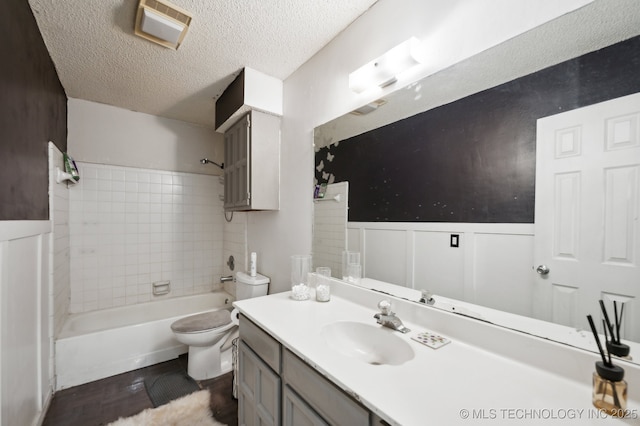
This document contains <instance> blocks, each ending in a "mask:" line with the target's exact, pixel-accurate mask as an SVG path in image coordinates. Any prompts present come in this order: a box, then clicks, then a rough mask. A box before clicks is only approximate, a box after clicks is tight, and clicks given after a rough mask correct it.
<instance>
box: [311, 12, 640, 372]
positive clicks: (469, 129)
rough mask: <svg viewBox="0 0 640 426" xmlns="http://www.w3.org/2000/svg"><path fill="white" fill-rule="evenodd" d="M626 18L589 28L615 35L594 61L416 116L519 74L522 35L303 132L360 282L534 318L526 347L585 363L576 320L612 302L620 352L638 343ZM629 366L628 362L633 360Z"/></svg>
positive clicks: (637, 165) (639, 297)
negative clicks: (332, 189) (458, 89)
mask: <svg viewBox="0 0 640 426" xmlns="http://www.w3.org/2000/svg"><path fill="white" fill-rule="evenodd" d="M632 13H635V15H636V18H634V19H635V20H636V21H639V22H637V23H636V29H632V30H628V32H627V33H625V34H620V33H619V31H620V30H619V26H618V25H617V23H616V22H615V21H611V22H609V21H607V20H606V19H603V20H601V22H603V24H602V25H603V26H604V29H602V28H601V30H602V31H599V32H598V36H597V37H602V34H603V33H606V32H607V28H606V26H607V25H610V26H611V28H610V31H611V33H614V32H616V34H615V36H612V40H614V42H612V43H611V44H609V45H607V46H606V47H604V48H601V49H598V50H596V51H593V52H590V53H587V54H582V53H581V54H579V55H571V53H567V52H571V50H572V46H564V49H565V51H564V52H563V55H564V58H570V59H565V60H563V61H560V62H556V63H555V64H554V65H552V66H544V67H539V68H534V69H530V70H528V71H526V70H519V71H518V75H519V77H517V78H515V79H512V80H509V81H506V82H504V83H501V84H499V85H497V86H483V83H482V82H477V86H478V89H477V90H475V91H474V90H470V91H469V93H471V94H469V95H466V96H463V97H461V98H459V99H457V100H455V101H453V102H450V103H447V104H444V105H440V106H437V107H433V106H432V105H430V106H428V107H425V105H428V104H429V102H425V100H426V99H427V98H428V97H429V96H430V93H435V92H438V91H441V90H442V85H443V84H446V85H450V86H451V87H454V86H455V85H456V82H459V84H461V85H467V86H469V87H470V86H473V84H476V80H477V79H476V77H475V74H474V73H476V72H482V71H486V68H487V64H488V62H487V61H493V62H491V67H496V68H498V67H510V66H517V64H518V56H519V55H527V51H526V43H530V42H531V40H532V39H533V40H535V34H534V36H533V37H532V34H528V35H525V37H517V38H515V39H512V40H509V41H508V42H506V43H504V44H503V45H500V46H497V47H496V48H494V49H491V50H489V51H486V52H483V53H481V54H479V55H477V56H475V57H473V58H470V59H468V60H466V61H464V62H462V63H459V64H456V65H454V66H452V67H450V68H448V69H446V70H444V71H441V72H439V73H437V74H436V75H432V76H427V77H425V78H424V79H423V80H421V81H418V82H416V83H413V84H411V85H409V86H408V87H404V88H399V89H398V90H396V91H395V92H393V93H391V94H390V95H386V96H384V97H383V98H381V99H380V100H379V101H377V102H375V103H372V104H370V105H369V107H368V108H366V110H367V111H366V112H367V113H366V114H362V113H358V114H353V113H349V114H346V115H344V116H342V117H338V118H336V119H334V120H332V121H330V122H328V123H326V124H323V125H322V126H319V127H317V128H316V129H315V132H314V138H315V146H316V156H315V164H314V168H315V174H316V180H317V181H318V182H320V183H322V182H326V183H338V182H348V186H349V195H348V196H349V198H348V222H347V229H346V232H345V236H344V239H345V241H346V245H347V246H348V248H349V249H350V250H355V251H360V252H361V253H362V256H363V263H364V265H363V270H364V275H365V276H366V277H367V278H370V279H374V280H380V281H384V282H388V283H393V284H395V285H397V286H398V287H397V293H398V295H402V296H403V297H408V298H410V299H413V300H416V301H417V300H418V299H419V297H420V291H419V290H421V289H426V290H429V291H431V292H433V293H434V294H435V298H436V300H438V298H440V300H446V301H447V303H449V302H450V303H456V301H457V302H461V303H463V304H466V305H465V306H467V309H468V310H467V311H466V312H467V313H469V314H470V315H471V316H478V317H480V318H482V319H484V320H490V321H492V322H493V321H494V319H495V322H497V323H501V325H505V326H507V327H511V328H515V329H520V325H519V320H518V318H523V317H527V318H533V319H535V320H536V321H534V322H538V324H537V326H536V328H535V333H537V334H540V335H542V336H543V337H546V338H552V339H554V340H558V341H562V342H564V343H569V344H575V345H576V346H581V347H583V348H585V349H589V350H596V348H595V344H594V343H593V340H591V338H590V336H589V333H588V332H586V330H588V325H587V321H586V314H588V313H590V314H592V315H594V318H595V317H598V318H600V306H599V300H600V299H602V300H603V301H604V302H605V304H606V306H607V307H608V308H609V310H610V313H611V315H613V314H612V312H613V302H614V301H615V302H616V305H617V307H618V308H620V307H621V306H622V304H623V303H624V320H623V326H622V328H623V330H622V334H623V337H624V338H625V339H627V340H628V341H630V342H640V265H639V263H640V223H639V219H638V217H639V216H638V215H639V214H640V95H637V94H638V93H640V77H638V76H640V36H638V33H639V32H640V31H639V29H640V17H638V10H637V8H636V9H635V11H633V12H632ZM560 19H561V20H562V19H564V18H560ZM605 21H607V22H605ZM554 25H558V23H557V22H556V23H555V24H554ZM566 25H567V27H566V31H571V26H572V25H576V23H575V22H573V21H572V20H571V19H567V24H566ZM625 31H626V30H625ZM534 32H535V31H534ZM594 37H596V36H594ZM582 43H589V40H581V42H580V43H577V42H576V44H577V45H578V44H580V46H583V44H582ZM580 48H581V49H582V48H583V47H580ZM582 52H584V51H582ZM507 53H508V54H507ZM551 54H552V55H553V53H551ZM496 60H501V61H502V62H501V63H499V64H497V63H495V61H496ZM469 81H471V83H469ZM546 117H549V118H546ZM543 147H547V148H548V149H542V148H543ZM549 147H550V148H549ZM545 155H546V156H547V157H544V156H545ZM536 156H538V158H536ZM614 157H615V159H614ZM554 160H555V161H556V162H557V161H560V160H561V162H562V164H563V165H564V164H569V167H568V168H562V167H564V166H563V165H561V166H559V167H560V168H558V167H557V166H558V165H557V164H556V163H554ZM581 161H584V162H582V163H581ZM554 164H555V165H554ZM588 174H591V175H590V176H589V177H586V176H587V175H588ZM336 255H337V254H336ZM539 267H542V268H539ZM545 267H546V268H548V269H549V272H548V273H546V270H545ZM407 289H410V291H409V292H408V291H407ZM407 295H408V296H407ZM474 306H476V307H484V308H488V309H485V310H480V309H479V308H478V310H477V313H476V312H474ZM492 313H493V314H495V316H491V315H492ZM502 313H504V314H505V315H504V316H501V314H502ZM488 316H489V317H488ZM537 320H541V321H537ZM544 324H559V325H561V326H564V327H562V328H560V329H561V330H564V331H566V334H563V333H564V332H560V333H558V328H553V327H550V328H549V331H548V332H547V331H545V325H544ZM526 331H527V332H530V330H526ZM572 335H573V336H572ZM574 338H575V339H574ZM580 339H583V341H584V342H583V343H580ZM592 346H593V347H592ZM635 347H636V346H634V348H635ZM632 356H633V358H634V359H633V361H635V362H638V361H640V352H639V351H636V353H635V354H634V353H632Z"/></svg>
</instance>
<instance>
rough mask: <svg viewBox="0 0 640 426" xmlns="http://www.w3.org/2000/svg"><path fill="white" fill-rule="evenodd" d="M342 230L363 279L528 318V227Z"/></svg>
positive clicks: (361, 226) (358, 226)
mask: <svg viewBox="0 0 640 426" xmlns="http://www.w3.org/2000/svg"><path fill="white" fill-rule="evenodd" d="M347 228H348V233H347V242H348V249H349V250H353V251H360V252H361V254H362V263H363V275H364V276H365V277H367V278H373V279H376V280H380V281H386V282H390V283H393V284H397V285H400V286H404V287H408V288H414V289H417V290H421V289H425V290H429V291H431V292H433V293H434V294H436V295H438V294H439V295H441V296H445V297H450V298H453V299H458V300H463V301H467V302H471V303H478V304H480V305H483V306H487V307H490V308H495V309H499V310H503V311H507V312H512V313H515V314H520V315H527V316H531V315H532V297H531V294H532V291H533V286H534V285H535V277H534V274H535V271H533V269H532V266H533V225H531V224H474V223H413V222H408V223H404V222H394V223H388V222H349V223H348V225H347ZM456 240H457V245H458V247H452V245H455V243H456ZM452 243H453V244H452Z"/></svg>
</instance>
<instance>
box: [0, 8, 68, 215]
mask: <svg viewBox="0 0 640 426" xmlns="http://www.w3.org/2000/svg"><path fill="white" fill-rule="evenodd" d="M0 33H1V34H2V38H1V39H2V43H0V58H2V60H1V62H2V65H0V220H46V219H48V218H49V203H48V179H47V176H48V171H47V169H48V164H47V143H48V141H50V140H51V141H53V142H54V143H55V144H56V146H57V147H58V148H59V149H60V150H61V151H66V149H67V97H66V95H65V92H64V89H63V88H62V85H61V84H60V80H59V79H58V74H57V73H56V70H55V68H54V66H53V62H52V61H51V57H50V56H49V52H48V51H47V49H46V47H45V44H44V41H43V40H42V36H41V35H40V31H39V30H38V26H37V24H36V21H35V18H34V17H33V14H32V13H31V9H30V7H29V4H28V2H27V0H2V1H1V2H0Z"/></svg>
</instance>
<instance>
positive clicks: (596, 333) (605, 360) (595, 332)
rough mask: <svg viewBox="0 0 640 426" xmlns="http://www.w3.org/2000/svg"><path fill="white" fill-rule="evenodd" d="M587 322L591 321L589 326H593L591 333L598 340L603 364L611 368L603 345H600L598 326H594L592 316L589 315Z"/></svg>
mask: <svg viewBox="0 0 640 426" xmlns="http://www.w3.org/2000/svg"><path fill="white" fill-rule="evenodd" d="M587 320H589V325H590V326H591V332H592V333H593V338H594V339H596V344H597V345H598V350H599V351H600V356H601V357H602V363H603V364H604V365H606V366H607V367H611V363H609V362H608V361H607V359H606V358H605V357H604V351H603V350H602V345H601V344H600V338H599V337H598V331H597V330H596V326H595V325H594V324H593V318H591V315H587Z"/></svg>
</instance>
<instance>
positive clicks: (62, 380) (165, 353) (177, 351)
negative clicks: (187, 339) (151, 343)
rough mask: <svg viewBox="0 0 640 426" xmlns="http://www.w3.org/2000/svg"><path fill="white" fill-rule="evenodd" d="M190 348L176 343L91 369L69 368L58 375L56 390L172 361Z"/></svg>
mask: <svg viewBox="0 0 640 426" xmlns="http://www.w3.org/2000/svg"><path fill="white" fill-rule="evenodd" d="M188 349H189V348H188V347H187V346H185V345H176V346H173V347H170V348H165V349H162V350H159V351H157V352H151V353H147V354H145V355H143V356H142V357H132V358H128V359H121V360H117V361H116V362H114V363H111V364H102V365H100V366H97V367H95V368H92V369H90V370H83V371H80V370H73V371H68V370H67V373H66V374H60V375H56V383H55V386H56V392H57V391H59V390H62V389H66V388H70V387H73V386H78V385H82V384H85V383H89V382H93V381H95V380H100V379H104V378H106V377H111V376H115V375H116V374H121V373H126V372H128V371H132V370H137V369H138V368H143V367H148V366H150V365H153V364H158V363H160V362H165V361H170V360H172V359H175V358H177V357H178V356H180V355H182V354H184V353H187V351H188Z"/></svg>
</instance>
